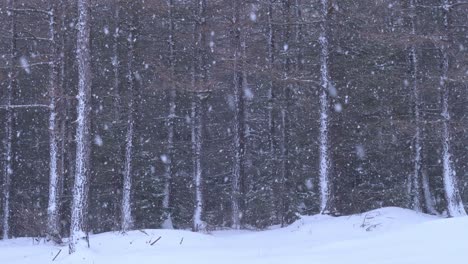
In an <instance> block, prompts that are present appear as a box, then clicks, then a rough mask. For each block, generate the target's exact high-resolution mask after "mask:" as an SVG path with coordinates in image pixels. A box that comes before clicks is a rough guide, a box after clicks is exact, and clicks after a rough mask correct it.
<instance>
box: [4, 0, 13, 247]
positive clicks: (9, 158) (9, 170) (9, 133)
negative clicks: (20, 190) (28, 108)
mask: <svg viewBox="0 0 468 264" xmlns="http://www.w3.org/2000/svg"><path fill="white" fill-rule="evenodd" d="M14 5H15V2H14V0H10V1H8V2H7V6H8V7H9V8H14ZM9 15H10V16H11V20H10V21H11V25H10V35H11V42H10V60H9V61H8V65H9V71H8V84H7V89H6V94H7V99H6V121H5V124H4V126H5V134H6V139H5V140H6V142H5V145H6V147H5V166H4V169H3V190H2V193H3V214H2V224H3V228H2V231H3V239H8V238H9V235H10V191H11V190H10V185H11V177H12V175H13V165H12V162H13V150H12V143H13V142H12V141H13V109H12V108H11V105H12V100H13V90H14V87H15V85H16V81H15V78H16V71H15V63H16V57H17V54H16V53H17V50H16V15H15V12H11V13H10V14H9Z"/></svg>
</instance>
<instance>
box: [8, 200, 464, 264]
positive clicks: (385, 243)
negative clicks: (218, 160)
mask: <svg viewBox="0 0 468 264" xmlns="http://www.w3.org/2000/svg"><path fill="white" fill-rule="evenodd" d="M54 258H55V260H54ZM467 261H468V217H459V218H442V217H439V216H432V215H426V214H422V213H417V212H414V211H411V210H407V209H402V208H395V207H389V208H382V209H378V210H373V211H370V212H367V213H363V214H358V215H352V216H341V217H331V216H325V215H314V216H303V217H301V219H299V220H298V221H296V222H295V223H293V224H292V225H290V226H288V227H285V228H279V227H273V228H271V229H269V230H266V231H245V230H244V231H234V230H225V231H215V232H211V233H206V234H203V233H193V232H190V231H183V230H159V229H152V230H137V231H132V232H129V233H127V234H120V233H117V232H111V233H103V234H96V235H92V236H90V248H84V247H83V248H78V252H76V253H74V254H72V255H69V254H68V250H67V247H66V246H63V247H59V246H54V245H52V244H49V243H45V242H43V241H40V242H38V241H37V240H34V239H33V238H16V239H10V240H7V241H0V263H1V264H10V263H12V264H13V263H15V264H27V263H34V264H40V263H90V264H101V263H112V264H123V263H136V264H145V263H152V264H154V263H164V264H166V263H167V264H178V263H181V264H182V263H183V264H186V263H192V264H194V263H200V264H211V263H213V264H215V263H216V264H221V263H222V264H230V263H236V264H251V263H252V264H253V263H255V264H262V263H265V264H267V263H268V264H275V263H278V264H290V263H291V264H295V263H307V264H314V263H337V264H338V263H339V264H343V263H344V264H354V263H357V264H364V263H372V264H377V263H392V264H403V263H417V264H431V263H437V264H440V263H467Z"/></svg>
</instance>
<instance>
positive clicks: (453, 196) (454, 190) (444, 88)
mask: <svg viewBox="0 0 468 264" xmlns="http://www.w3.org/2000/svg"><path fill="white" fill-rule="evenodd" d="M443 4H444V7H446V8H447V9H445V10H444V18H443V19H444V27H445V31H446V32H449V30H450V28H449V26H450V21H449V12H450V10H449V8H450V7H449V6H450V5H449V4H450V2H449V1H448V0H444V1H443ZM449 34H450V33H447V36H448V37H449V36H450V35H449ZM443 45H445V44H443ZM447 49H448V47H447V46H442V47H441V49H440V52H441V53H442V74H441V76H440V91H441V93H442V95H441V97H442V98H441V101H442V113H441V115H442V118H443V119H442V147H443V150H442V163H443V176H444V177H443V180H444V191H445V199H446V200H447V212H448V214H449V216H452V217H453V216H465V215H466V211H465V208H464V206H463V202H462V199H461V196H460V191H459V189H458V182H457V177H456V173H455V168H454V166H453V161H452V153H451V150H450V141H451V135H450V128H449V126H450V124H449V123H450V113H449V88H448V85H447V82H448V72H449V54H448V50H447Z"/></svg>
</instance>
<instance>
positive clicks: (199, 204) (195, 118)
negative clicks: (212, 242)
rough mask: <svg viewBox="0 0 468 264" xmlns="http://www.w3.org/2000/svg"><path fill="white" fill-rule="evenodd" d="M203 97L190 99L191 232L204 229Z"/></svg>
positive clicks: (196, 95) (197, 96)
mask: <svg viewBox="0 0 468 264" xmlns="http://www.w3.org/2000/svg"><path fill="white" fill-rule="evenodd" d="M202 96H203V95H199V94H194V97H195V98H194V99H192V100H193V101H192V149H193V180H194V185H195V209H194V212H193V231H195V232H198V231H200V230H203V229H204V228H205V223H204V221H203V220H202V216H203V184H202V183H203V176H202V175H203V168H202V165H201V151H202V144H203V143H202V133H203V132H202V128H203V117H202V113H201V101H202V100H203V98H202Z"/></svg>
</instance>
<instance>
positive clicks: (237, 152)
mask: <svg viewBox="0 0 468 264" xmlns="http://www.w3.org/2000/svg"><path fill="white" fill-rule="evenodd" d="M233 8H234V10H233V22H234V25H233V27H234V28H233V33H234V36H233V37H234V39H233V41H234V43H233V45H234V54H233V56H234V58H233V64H234V65H233V66H234V67H233V70H234V74H233V84H234V105H235V110H234V168H233V175H232V181H231V188H232V190H231V195H232V202H231V210H232V219H231V221H232V222H231V225H232V228H234V229H240V228H241V218H242V211H241V199H242V190H241V183H242V181H243V178H244V160H245V120H244V119H245V116H244V115H245V111H244V106H245V98H244V91H243V88H244V85H245V82H246V81H245V80H243V79H244V78H243V77H245V70H244V69H243V67H244V66H245V65H243V64H242V61H243V46H245V42H244V41H245V40H243V36H242V32H241V29H240V23H241V21H240V14H239V13H240V10H239V9H240V8H241V7H240V3H238V2H237V1H236V2H234V4H233Z"/></svg>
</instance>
